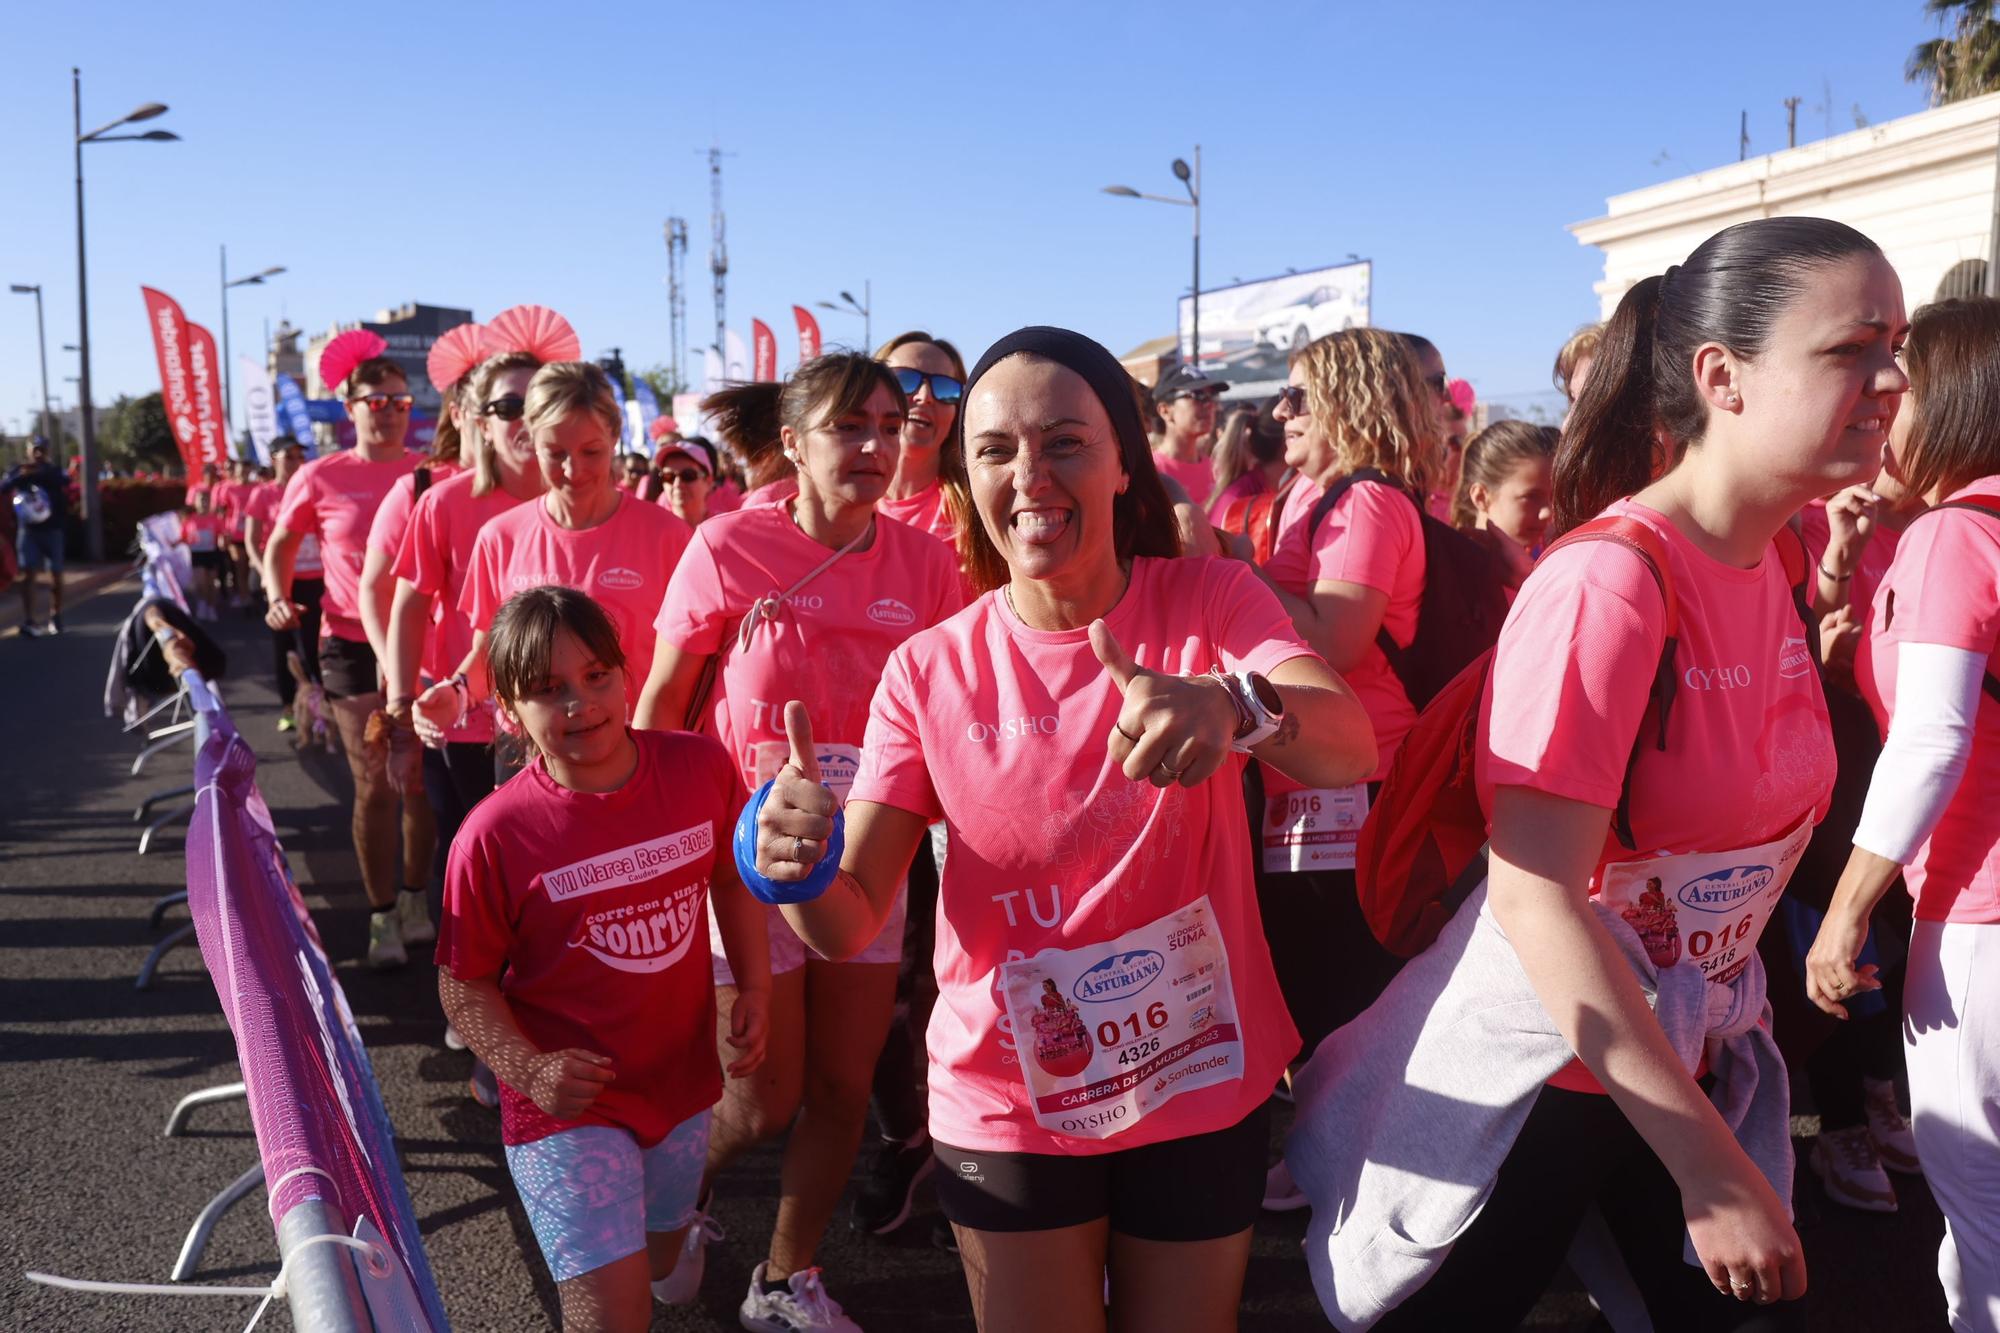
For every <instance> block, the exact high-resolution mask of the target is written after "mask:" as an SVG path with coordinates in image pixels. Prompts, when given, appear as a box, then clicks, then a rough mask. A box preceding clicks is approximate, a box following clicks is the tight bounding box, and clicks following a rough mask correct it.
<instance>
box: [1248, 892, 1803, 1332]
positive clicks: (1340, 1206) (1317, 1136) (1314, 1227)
mask: <svg viewBox="0 0 2000 1333" xmlns="http://www.w3.org/2000/svg"><path fill="white" fill-rule="evenodd" d="M1591 906H1592V908H1593V910H1595V911H1596V912H1597V919H1598V921H1599V922H1600V923H1601V924H1602V925H1603V926H1604V928H1605V929H1606V930H1607V931H1609V932H1610V933H1611V937H1612V939H1614V940H1616V941H1617V942H1618V946H1619V948H1620V949H1622V950H1623V951H1624V953H1625V959H1626V961H1627V962H1628V963H1629V964H1630V965H1631V967H1632V971H1633V972H1634V973H1635V974H1637V976H1638V978H1639V982H1640V984H1641V985H1642V986H1643V987H1644V988H1645V990H1646V993H1647V997H1648V999H1649V1000H1651V1001H1652V1004H1653V1008H1654V1013H1655V1014H1656V1016H1657V1017H1658V1018H1659V1020H1660V1026H1661V1028H1663V1029H1664V1030H1665V1032H1666V1034H1667V1038H1668V1040H1669V1041H1670V1042H1671V1043H1672V1044H1673V1047H1674V1050H1675V1052H1676V1053H1678V1054H1679V1056H1680V1058H1681V1063H1682V1064H1683V1065H1684V1066H1685V1067H1686V1068H1687V1070H1688V1071H1689V1073H1690V1074H1692V1073H1693V1071H1694V1070H1695V1069H1696V1068H1698V1067H1699V1062H1700V1060H1701V1057H1702V1053H1703V1050H1704V1047H1706V1049H1707V1051H1708V1062H1709V1072H1710V1073H1711V1074H1713V1075H1714V1078H1715V1084H1714V1090H1713V1092H1712V1093H1711V1094H1710V1099H1711V1100H1712V1101H1713V1102H1714V1104H1715V1107H1716V1109H1717V1110H1718V1111H1719V1112H1721V1114H1722V1118H1723V1120H1724V1121H1725V1122H1726V1123H1727V1124H1728V1125H1729V1127H1730V1129H1731V1130H1733V1131H1734V1133H1735V1135H1736V1140H1737V1142H1738V1143H1740V1144H1742V1145H1743V1149H1744V1151H1745V1152H1746V1153H1748V1154H1749V1156H1750V1160H1751V1161H1753V1162H1755V1163H1756V1164H1757V1166H1758V1169H1759V1170H1761V1171H1762V1172H1763V1173H1764V1176H1765V1178H1766V1179H1768V1180H1769V1181H1770V1182H1771V1186H1772V1188H1773V1189H1775V1190H1776V1191H1777V1193H1778V1197H1779V1198H1780V1199H1784V1200H1786V1201H1787V1205H1788V1206H1789V1201H1790V1199H1791V1197H1792V1169H1793V1161H1792V1142H1791V1135H1790V1111H1791V1105H1790V1090H1789V1088H1788V1086H1787V1082H1786V1076H1785V1062H1784V1059H1783V1058H1782V1057H1781V1056H1780V1055H1779V1054H1778V1048H1777V1044H1776V1043H1775V1042H1774V1041H1773V1040H1772V1039H1771V1034H1770V1030H1769V1023H1768V1020H1769V1015H1770V1005H1769V1003H1768V1002H1767V1000H1766V998H1765V989H1764V985H1765V983H1764V966H1763V963H1762V961H1761V960H1760V959H1759V958H1758V957H1757V955H1756V954H1755V953H1754V952H1752V953H1751V955H1750V959H1749V965H1748V966H1747V967H1745V968H1744V969H1743V971H1742V973H1741V974H1740V975H1738V976H1737V978H1736V979H1735V980H1734V981H1733V982H1732V983H1731V984H1730V985H1729V986H1727V987H1723V986H1711V985H1709V984H1708V983H1707V982H1706V981H1704V980H1703V979H1702V975H1701V971H1700V969H1699V968H1698V967H1697V966H1696V965H1695V964H1694V963H1693V962H1692V961H1691V960H1685V961H1682V962H1680V963H1678V964H1676V965H1675V966H1673V967H1670V968H1667V969H1666V970H1665V971H1664V972H1663V971H1661V970H1659V969H1658V968H1656V967H1655V966H1654V965H1653V963H1652V961H1651V960H1650V959H1648V958H1647V956H1646V949H1645V946H1644V945H1643V944H1642V943H1641V942H1640V940H1639V936H1638V934H1637V932H1635V931H1634V930H1633V929H1632V927H1631V926H1629V925H1627V924H1626V923H1625V921H1624V920H1623V919H1621V918H1620V917H1619V916H1618V914H1617V913H1616V912H1613V911H1610V910H1609V909H1606V908H1604V907H1601V906H1599V905H1598V904H1597V902H1596V900H1595V899H1593V900H1592V902H1591ZM1571 1058H1572V1052H1571V1051H1570V1048H1569V1044H1568V1042H1567V1041H1566V1040H1565V1039H1564V1038H1563V1035H1562V1034H1561V1033H1560V1032H1559V1031H1557V1029H1556V1025H1555V1022H1554V1020H1552V1019H1551V1018H1550V1017H1549V1016H1548V1013H1547V1012H1546V1011H1545V1010H1544V1009H1543V1008H1542V1005H1541V1001H1539V1000H1538V999H1536V998H1535V993H1534V990H1533V989H1532V988H1531V987H1530V986H1529V984H1528V978H1527V974H1526V973H1525V972H1523V971H1522V970H1521V963H1520V959H1519V958H1518V957H1517V956H1516V955H1515V953H1514V949H1513V946H1512V945H1510V944H1509V943H1508V942H1507V937H1506V936H1505V935H1504V934H1503V933H1502V932H1501V930H1500V927H1499V926H1498V925H1497V924H1496V923H1495V922H1494V920H1493V918H1492V916H1491V914H1490V913H1489V912H1488V910H1487V906H1486V886H1485V885H1484V884H1482V885H1480V887H1479V889H1478V890H1477V891H1476V892H1475V893H1474V894H1473V895H1472V896H1471V897H1470V898H1469V899H1467V900H1466V903H1465V905H1464V906H1463V907H1462V908H1460V910H1459V911H1458V913H1457V914H1456V915H1455V916H1453V918H1452V919H1451V921H1450V922H1449V923H1448V924H1447V925H1446V927H1445V929H1444V932H1443V933H1442V934H1441V935H1440V936H1439V937H1438V940H1437V942H1436V943H1435V944H1433V945H1432V946H1431V947H1430V948H1429V949H1428V950H1426V951H1425V952H1424V953H1423V954H1421V955H1419V956H1418V957H1417V958H1415V959H1413V960H1411V962H1410V964H1409V965H1408V966H1407V967H1405V968H1404V969H1403V971H1402V973H1401V974H1400V975H1398V976H1397V978H1396V979H1395V981H1394V982H1392V983H1391V984H1390V986H1389V988H1388V990H1387V991H1385V992H1384V993H1383V995H1382V997H1381V998H1380V999H1378V1000H1377V1001H1376V1002H1375V1003H1374V1005H1373V1006H1371V1007H1370V1008H1369V1009H1368V1011H1367V1012H1366V1013H1364V1014H1362V1015H1361V1016H1360V1017H1359V1018H1357V1019H1355V1020H1354V1021H1353V1022H1352V1023H1349V1024H1348V1025H1347V1026H1345V1027H1343V1028H1341V1029H1340V1030H1339V1031H1337V1032H1335V1033H1333V1034H1332V1035H1331V1036H1329V1037H1328V1038H1327V1039H1326V1040H1325V1041H1324V1042H1322V1043H1320V1047H1319V1049H1318V1050H1317V1051H1316V1052H1314V1054H1313V1057H1312V1059H1311V1061H1310V1062H1308V1063H1307V1065H1306V1067H1305V1069H1304V1070H1303V1071H1302V1072H1301V1073H1300V1075H1299V1077H1298V1079H1297V1080H1296V1082H1295V1083H1294V1085H1293V1091H1294V1093H1295V1095H1296V1097H1297V1101H1298V1118H1297V1120H1296V1122H1295V1123H1294V1125H1293V1129H1292V1133H1291V1137H1290V1138H1289V1139H1288V1140H1287V1142H1286V1145H1285V1160H1286V1162H1287V1163H1288V1164H1289V1165H1290V1166H1291V1169H1292V1175H1293V1177H1294V1178H1295V1179H1296V1180H1297V1181H1298V1183H1299V1185H1300V1187H1301V1188H1303V1189H1304V1190H1305V1192H1306V1195H1307V1197H1308V1198H1309V1199H1311V1201H1312V1208H1313V1215H1312V1224H1311V1226H1310V1227H1309V1228H1308V1230H1307V1233H1306V1241H1305V1249H1306V1261H1307V1264H1308V1266H1309V1267H1310V1268H1311V1270H1312V1278H1313V1286H1314V1287H1315V1288H1316V1289H1317V1290H1318V1292H1319V1299H1320V1304H1321V1305H1323V1306H1325V1307H1326V1313H1327V1317H1328V1318H1329V1319H1331V1320H1332V1321H1333V1323H1334V1325H1335V1326H1336V1327H1337V1328H1340V1329H1344V1330H1349V1331H1350V1333H1355V1331H1358V1330H1364V1329H1368V1328H1371V1327H1373V1326H1374V1324H1375V1322H1376V1321H1377V1320H1378V1319H1380V1318H1381V1317H1382V1316H1383V1315H1384V1314H1386V1313H1387V1312H1388V1311H1390V1310H1391V1309H1393V1308H1395V1307H1396V1306H1397V1305H1398V1304H1400V1303H1401V1302H1402V1301H1404V1300H1406V1299H1408V1297H1409V1296H1410V1295H1411V1294H1412V1293H1413V1292H1415V1291H1417V1290H1418V1289H1419V1288H1420V1287H1422V1286H1423V1285H1424V1283H1425V1282H1426V1281H1428V1280H1429V1279H1430V1277H1431V1275H1432V1274H1433V1273H1435V1272H1436V1271H1437V1270H1438V1268H1439V1266H1440V1265H1442V1264H1443V1263H1444V1260H1445V1257H1446V1256H1447V1255H1448V1254H1450V1253H1451V1247H1452V1244H1453V1242H1455V1241H1456V1240H1457V1239H1458V1237H1459V1236H1460V1235H1462V1234H1463V1233H1464V1232H1465V1229H1466V1228H1467V1227H1469V1226H1470V1225H1471V1224H1472V1222H1473V1220H1474V1219H1475V1218H1477V1217H1478V1216H1479V1210H1480V1209H1481V1208H1482V1207H1483V1206H1485V1203H1486V1199H1487V1196H1488V1195H1489V1194H1490V1193H1491V1192H1492V1190H1493V1182H1494V1179H1495V1178H1496V1177H1497V1176H1498V1174H1499V1171H1500V1164H1501V1163H1502V1161H1504V1160H1505V1159H1506V1156H1507V1154H1508V1152H1509V1151H1510V1150H1511V1149H1512V1147H1513V1144H1514V1139H1515V1137H1516V1136H1517V1135H1518V1134H1519V1133H1520V1130H1521V1125H1522V1123H1523V1122H1524V1121H1525V1120H1526V1119H1527V1117H1528V1111H1529V1109H1530V1108H1531V1107H1532V1106H1533V1105H1534V1102H1535V1098H1536V1096H1537V1095H1538V1094H1539V1093H1540V1092H1541V1089H1542V1085H1543V1084H1544V1083H1545V1082H1547V1080H1548V1079H1549V1077H1550V1076H1551V1075H1553V1074H1555V1073H1556V1071H1558V1070H1559V1069H1561V1068H1563V1067H1564V1066H1565V1065H1567V1064H1568V1063H1569V1062H1570V1060H1571ZM1686 1258H1687V1260H1688V1262H1689V1263H1694V1262H1696V1260H1695V1258H1694V1248H1693V1245H1692V1244H1691V1243H1690V1244H1688V1246H1687V1248H1686Z"/></svg>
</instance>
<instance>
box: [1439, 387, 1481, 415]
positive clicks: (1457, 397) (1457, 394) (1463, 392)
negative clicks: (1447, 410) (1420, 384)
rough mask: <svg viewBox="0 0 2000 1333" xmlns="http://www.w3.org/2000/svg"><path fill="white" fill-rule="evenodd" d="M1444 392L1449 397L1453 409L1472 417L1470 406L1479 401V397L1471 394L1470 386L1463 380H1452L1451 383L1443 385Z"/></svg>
mask: <svg viewBox="0 0 2000 1333" xmlns="http://www.w3.org/2000/svg"><path fill="white" fill-rule="evenodd" d="M1445 391H1446V392H1447V393H1449V394H1450V395H1451V405H1452V406H1453V407H1456V408H1457V409H1458V410H1459V411H1461V412H1463V413H1465V414H1466V415H1467V416H1471V415H1472V405H1473V404H1474V403H1476V402H1478V401H1479V397H1478V395H1477V394H1475V393H1473V391H1472V386H1471V385H1470V384H1468V383H1466V382H1465V381H1464V380H1453V381H1452V382H1451V383H1449V384H1447V385H1445Z"/></svg>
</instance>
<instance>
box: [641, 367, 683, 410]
mask: <svg viewBox="0 0 2000 1333" xmlns="http://www.w3.org/2000/svg"><path fill="white" fill-rule="evenodd" d="M632 378H633V379H638V380H644V381H646V383H648V384H650V385H652V386H653V392H654V393H655V394H657V395H659V399H660V410H661V411H662V412H669V413H670V412H672V411H673V407H672V406H671V404H672V403H673V401H674V395H675V394H677V393H686V392H687V391H688V386H687V383H686V381H684V380H683V379H681V374H680V372H679V371H678V370H676V369H674V368H673V367H672V366H664V365H663V366H654V367H652V368H651V369H649V370H635V371H633V372H632Z"/></svg>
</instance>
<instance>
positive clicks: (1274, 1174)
mask: <svg viewBox="0 0 2000 1333" xmlns="http://www.w3.org/2000/svg"><path fill="white" fill-rule="evenodd" d="M1310 1202H1311V1200H1309V1199H1307V1198H1306V1192H1305V1191H1304V1190H1302V1189H1300V1188H1299V1184H1298V1182H1297V1181H1296V1180H1293V1179H1292V1168H1290V1167H1289V1166H1286V1165H1285V1161H1284V1159H1283V1158H1279V1159H1278V1164H1277V1165H1276V1166H1274V1167H1272V1168H1271V1169H1270V1170H1269V1171H1266V1172H1265V1173H1264V1211H1265V1212H1267V1213H1296V1212H1297V1211H1298V1210H1299V1209H1301V1208H1303V1207H1305V1206H1306V1205H1307V1204H1308V1203H1310Z"/></svg>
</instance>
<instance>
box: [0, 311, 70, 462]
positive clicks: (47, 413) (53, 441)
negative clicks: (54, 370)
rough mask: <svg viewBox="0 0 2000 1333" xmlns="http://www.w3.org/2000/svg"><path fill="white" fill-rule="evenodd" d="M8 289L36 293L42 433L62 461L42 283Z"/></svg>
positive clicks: (60, 436)
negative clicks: (51, 393)
mask: <svg viewBox="0 0 2000 1333" xmlns="http://www.w3.org/2000/svg"><path fill="white" fill-rule="evenodd" d="M7 290H8V291H11V292H19V293H20V294H21V295H23V296H25V295H27V294H28V293H29V292H33V293H34V294H35V345H36V346H37V347H38V348H40V349H41V354H42V435H43V437H44V438H45V439H47V440H48V442H49V447H50V448H51V449H53V450H55V451H56V462H57V464H58V465H60V464H61V462H62V432H61V431H59V430H57V429H56V413H55V409H54V408H52V407H50V406H49V335H48V333H47V331H46V330H45V329H44V328H43V326H42V284H41V283H39V282H15V283H10V284H8V287H7Z"/></svg>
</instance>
